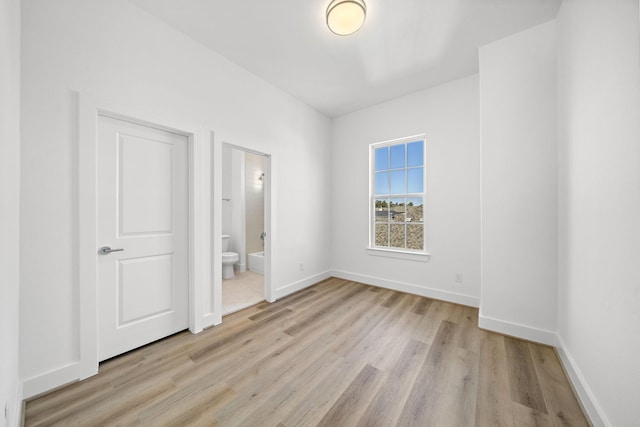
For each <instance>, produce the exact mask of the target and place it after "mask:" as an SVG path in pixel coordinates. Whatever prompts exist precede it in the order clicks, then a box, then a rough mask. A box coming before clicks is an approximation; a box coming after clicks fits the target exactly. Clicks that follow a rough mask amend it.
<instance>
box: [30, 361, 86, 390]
mask: <svg viewBox="0 0 640 427" xmlns="http://www.w3.org/2000/svg"><path fill="white" fill-rule="evenodd" d="M84 372H85V371H84V370H83V366H82V364H81V362H79V361H78V362H74V363H70V364H69V365H66V366H63V367H61V368H58V369H53V370H51V371H49V372H46V373H44V374H41V375H37V376H34V377H31V378H29V379H26V380H25V381H24V382H23V384H22V398H23V399H29V398H31V397H34V396H37V395H39V394H42V393H45V392H48V391H51V390H53V389H55V388H58V387H60V386H63V385H65V384H69V383H72V382H74V381H78V380H82V379H84V378H88V377H89V376H91V375H95V374H97V373H98V371H97V366H96V371H95V372H93V373H92V374H90V375H85V373H84Z"/></svg>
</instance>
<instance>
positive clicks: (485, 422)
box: [476, 331, 516, 427]
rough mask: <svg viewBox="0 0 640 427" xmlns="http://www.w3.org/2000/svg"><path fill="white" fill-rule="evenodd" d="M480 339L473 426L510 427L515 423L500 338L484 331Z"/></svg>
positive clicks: (505, 361)
mask: <svg viewBox="0 0 640 427" xmlns="http://www.w3.org/2000/svg"><path fill="white" fill-rule="evenodd" d="M480 335H481V338H480V341H481V345H480V360H479V363H480V371H479V374H478V401H477V404H476V425H479V426H495V427H511V426H514V425H516V423H515V419H514V414H513V405H512V401H511V392H510V390H509V374H508V373H507V371H506V370H505V366H506V365H507V357H506V354H505V351H504V339H503V338H504V337H503V336H502V335H498V334H494V333H492V332H487V331H482V332H481V334H480Z"/></svg>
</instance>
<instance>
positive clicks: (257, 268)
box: [249, 251, 264, 274]
mask: <svg viewBox="0 0 640 427" xmlns="http://www.w3.org/2000/svg"><path fill="white" fill-rule="evenodd" d="M249 271H253V272H255V273H260V274H264V251H263V252H254V253H252V254H249Z"/></svg>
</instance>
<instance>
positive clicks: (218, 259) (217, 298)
mask: <svg viewBox="0 0 640 427" xmlns="http://www.w3.org/2000/svg"><path fill="white" fill-rule="evenodd" d="M223 146H224V147H228V148H232V149H234V150H240V151H244V152H245V153H252V154H256V155H258V156H262V157H264V181H263V183H264V232H265V233H266V236H265V239H264V299H265V300H267V301H269V302H273V301H275V292H274V291H273V286H272V282H271V260H272V251H271V243H272V230H273V227H272V224H271V205H272V204H271V175H272V174H271V154H267V153H263V152H261V151H258V150H253V149H251V148H247V147H243V146H241V145H236V144H231V143H229V142H223V143H222V144H214V150H213V151H214V152H213V165H214V166H213V170H214V171H215V176H214V178H213V201H212V202H213V203H212V211H213V218H214V221H213V224H214V225H213V234H212V239H213V247H214V251H213V259H214V260H215V265H222V147H223ZM219 270H220V269H219V268H218V269H214V275H213V289H214V304H215V303H216V302H217V303H218V305H217V306H216V311H217V312H218V313H222V304H221V301H222V273H221V272H220V271H219ZM221 321H222V318H220V319H219V322H221ZM219 322H218V323H219Z"/></svg>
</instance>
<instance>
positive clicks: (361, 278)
mask: <svg viewBox="0 0 640 427" xmlns="http://www.w3.org/2000/svg"><path fill="white" fill-rule="evenodd" d="M331 275H332V276H335V277H338V278H340V279H345V280H351V281H354V282H360V283H364V284H367V285H373V286H378V287H381V288H387V289H392V290H394V291H399V292H406V293H408V294H414V295H420V296H422V297H427V298H433V299H438V300H441V301H447V302H453V303H456V304H461V305H466V306H469V307H479V306H480V298H478V297H474V296H471V295H463V294H457V293H455V292H447V291H443V290H440V289H433V288H428V287H425V286H417V285H412V284H409V283H402V282H395V281H391V280H387V279H381V278H379V277H373V276H365V275H362V274H356V273H349V272H347V271H339V270H333V271H332V272H331Z"/></svg>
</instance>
